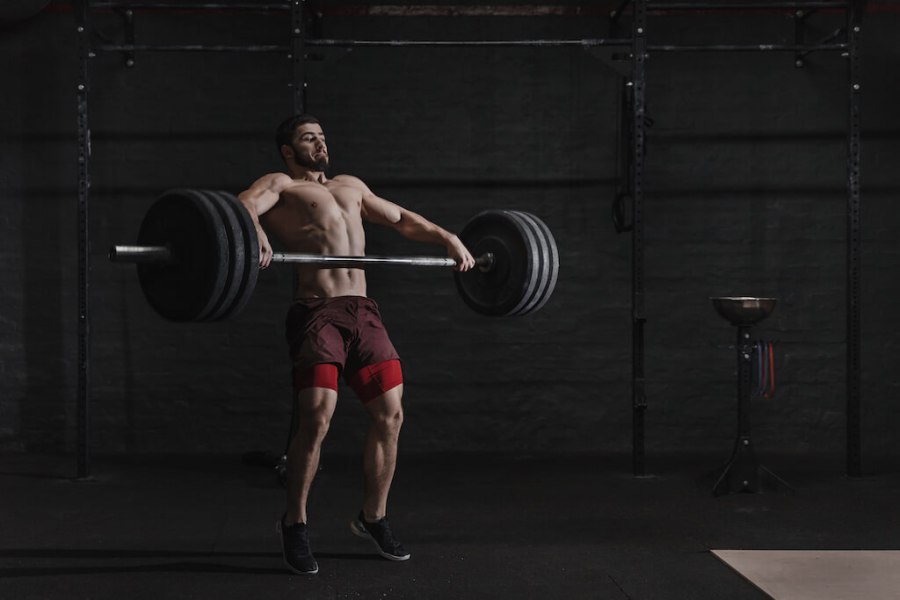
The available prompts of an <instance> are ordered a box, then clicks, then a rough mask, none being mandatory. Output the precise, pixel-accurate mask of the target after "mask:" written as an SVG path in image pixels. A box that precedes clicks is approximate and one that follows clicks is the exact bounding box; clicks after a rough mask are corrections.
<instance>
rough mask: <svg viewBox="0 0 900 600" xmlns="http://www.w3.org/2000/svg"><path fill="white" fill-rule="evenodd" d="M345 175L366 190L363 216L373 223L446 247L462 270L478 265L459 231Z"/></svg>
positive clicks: (351, 181)
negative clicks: (431, 219)
mask: <svg viewBox="0 0 900 600" xmlns="http://www.w3.org/2000/svg"><path fill="white" fill-rule="evenodd" d="M342 177H345V178H347V179H348V181H347V183H348V184H351V185H354V187H358V188H359V189H360V191H362V206H361V213H362V217H363V219H365V220H366V221H368V222H370V223H375V224H377V225H384V226H386V227H390V228H392V229H394V230H395V231H397V232H398V233H399V234H400V235H402V236H403V237H405V238H408V239H411V240H413V241H416V242H424V243H427V244H437V245H440V246H444V247H446V248H447V256H449V257H450V258H452V259H453V260H455V261H456V270H458V271H468V270H469V269H471V268H472V267H474V266H475V259H474V258H473V257H472V254H471V253H470V252H469V251H468V250H467V249H466V247H465V245H463V243H462V241H460V239H459V238H458V237H457V236H456V234H453V233H451V232H449V231H447V230H446V229H444V228H443V227H440V226H439V225H436V224H435V223H432V222H431V221H429V220H428V219H426V218H425V217H423V216H422V215H420V214H418V213H415V212H413V211H411V210H407V209H405V208H403V207H402V206H400V205H398V204H395V203H393V202H391V201H389V200H385V199H384V198H380V197H378V196H376V195H375V194H374V193H373V192H372V190H370V189H369V188H368V186H366V184H365V183H363V182H362V181H361V180H359V179H357V178H355V177H353V178H350V177H349V176H342Z"/></svg>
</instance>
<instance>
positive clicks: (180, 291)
mask: <svg viewBox="0 0 900 600" xmlns="http://www.w3.org/2000/svg"><path fill="white" fill-rule="evenodd" d="M137 241H138V244H139V245H142V246H168V247H169V249H170V250H171V252H172V258H173V260H172V261H171V262H169V263H165V264H140V265H138V268H137V270H138V280H139V281H140V284H141V289H142V290H143V292H144V296H145V297H146V298H147V302H148V304H150V306H151V307H152V308H153V309H154V310H155V311H156V312H158V313H159V314H160V315H161V316H163V317H164V318H166V319H170V320H172V321H195V320H198V319H202V318H203V317H204V316H205V315H207V314H208V313H209V311H210V310H211V309H212V307H213V306H214V305H215V303H216V302H217V301H218V300H219V298H220V297H221V295H222V290H223V289H224V286H225V279H226V275H227V271H228V262H229V260H228V238H227V235H226V234H225V231H224V227H223V224H222V219H221V218H220V217H219V215H218V213H217V212H216V209H215V208H214V207H213V206H212V203H210V202H209V201H208V200H207V199H206V198H203V197H202V196H195V195H193V194H190V193H188V190H170V191H168V192H165V193H164V194H163V195H162V196H160V197H159V198H158V199H157V200H156V201H155V202H154V203H153V205H152V206H151V207H150V210H148V211H147V214H146V215H145V216H144V219H143V221H142V222H141V228H140V231H139V233H138V240H137Z"/></svg>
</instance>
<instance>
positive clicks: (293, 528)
mask: <svg viewBox="0 0 900 600" xmlns="http://www.w3.org/2000/svg"><path fill="white" fill-rule="evenodd" d="M275 531H277V532H278V533H279V534H281V553H282V556H284V564H286V565H287V568H288V569H290V570H291V571H293V572H294V573H297V574H298V575H315V574H316V573H318V572H319V565H318V564H316V559H315V558H314V557H313V555H312V552H311V551H310V549H309V531H308V529H307V527H306V523H297V524H295V525H290V526H288V525H285V524H284V523H283V519H278V522H277V523H276V524H275Z"/></svg>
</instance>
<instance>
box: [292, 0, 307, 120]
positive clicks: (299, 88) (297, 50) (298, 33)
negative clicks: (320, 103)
mask: <svg viewBox="0 0 900 600" xmlns="http://www.w3.org/2000/svg"><path fill="white" fill-rule="evenodd" d="M290 2H291V46H290V47H291V50H290V54H289V55H288V56H289V57H290V59H291V92H292V103H293V104H292V108H293V111H294V114H299V113H302V112H305V110H306V79H305V74H304V71H303V62H304V60H305V59H306V56H305V54H306V48H305V47H304V23H303V14H304V8H305V6H306V0H290Z"/></svg>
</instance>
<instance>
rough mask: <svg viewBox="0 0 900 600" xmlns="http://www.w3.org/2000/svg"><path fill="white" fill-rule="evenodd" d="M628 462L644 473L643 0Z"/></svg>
mask: <svg viewBox="0 0 900 600" xmlns="http://www.w3.org/2000/svg"><path fill="white" fill-rule="evenodd" d="M632 29H633V31H632V36H633V38H632V48H631V52H632V57H631V58H632V75H631V76H632V88H633V90H632V98H633V101H632V109H633V113H632V119H633V127H632V140H633V144H632V148H631V149H632V152H633V155H632V171H631V177H632V180H631V190H632V206H631V210H632V233H631V236H632V237H631V261H632V263H631V268H632V273H631V281H632V290H631V320H632V336H631V338H632V384H631V400H632V421H633V423H632V438H633V439H632V445H633V451H632V462H633V465H632V466H633V471H634V474H635V475H637V476H640V475H644V473H645V466H644V414H645V412H646V410H647V394H646V390H645V380H644V323H646V321H647V317H646V314H645V307H644V142H645V114H644V113H645V107H646V88H645V84H646V59H647V0H634V20H633V22H632Z"/></svg>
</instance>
